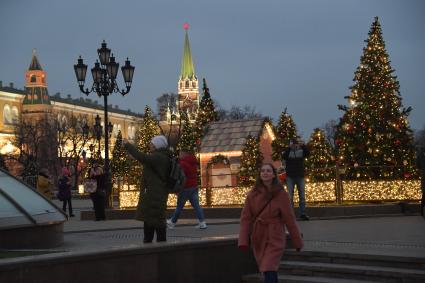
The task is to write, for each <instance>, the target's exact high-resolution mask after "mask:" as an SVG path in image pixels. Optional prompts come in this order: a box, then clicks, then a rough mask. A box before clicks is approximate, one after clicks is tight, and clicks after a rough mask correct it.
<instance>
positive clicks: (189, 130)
mask: <svg viewBox="0 0 425 283" xmlns="http://www.w3.org/2000/svg"><path fill="white" fill-rule="evenodd" d="M180 117H181V119H182V120H183V125H184V126H183V131H182V134H181V136H180V139H179V142H178V144H177V153H178V152H180V150H182V149H183V150H184V151H189V152H192V153H195V152H197V149H198V145H199V143H198V142H197V141H198V139H197V135H196V131H195V129H194V128H195V126H194V125H193V124H191V123H190V122H189V117H188V116H187V114H186V113H184V112H182V114H181V115H180Z"/></svg>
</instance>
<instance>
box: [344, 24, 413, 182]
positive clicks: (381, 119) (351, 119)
mask: <svg viewBox="0 0 425 283" xmlns="http://www.w3.org/2000/svg"><path fill="white" fill-rule="evenodd" d="M366 44H367V45H366V48H365V49H364V51H363V55H362V57H361V59H360V61H361V62H360V66H359V67H358V68H357V70H356V72H355V74H354V85H353V86H351V87H350V89H351V95H350V96H347V97H345V98H346V99H348V101H349V106H345V105H339V106H338V107H339V109H341V110H342V111H344V115H343V117H342V118H341V119H340V123H339V125H338V129H337V133H336V141H337V142H336V144H337V146H338V149H339V160H341V161H342V163H343V164H344V165H346V166H348V170H347V172H346V177H348V178H366V179H398V178H406V176H413V175H414V173H415V169H414V166H413V160H414V148H413V137H412V130H411V129H410V128H409V126H408V123H407V122H405V121H407V117H408V115H409V113H410V111H411V107H408V108H404V107H403V105H402V98H401V95H400V92H399V82H398V81H397V77H396V76H394V74H393V73H394V69H392V67H391V66H390V64H389V62H390V61H389V56H388V54H387V52H386V50H385V43H384V40H383V37H382V31H381V24H380V23H379V20H378V18H377V17H376V18H375V20H374V22H373V23H372V26H371V29H370V31H369V36H368V39H367V40H366ZM384 136H386V138H384ZM404 161H406V162H404ZM355 163H358V165H359V166H358V167H356V168H354V166H353V165H354V164H355ZM405 173H408V174H405Z"/></svg>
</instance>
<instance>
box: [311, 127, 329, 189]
mask: <svg viewBox="0 0 425 283" xmlns="http://www.w3.org/2000/svg"><path fill="white" fill-rule="evenodd" d="M307 146H308V148H309V149H310V156H309V157H308V158H307V160H306V162H305V168H306V171H307V175H308V177H309V179H310V181H313V182H316V181H330V180H332V179H333V178H334V177H335V167H334V166H335V158H334V156H333V155H332V147H331V145H330V144H329V142H328V140H327V139H326V137H325V134H324V133H323V131H322V130H320V129H319V128H316V129H314V131H313V133H312V134H311V136H310V140H309V142H308V144H307Z"/></svg>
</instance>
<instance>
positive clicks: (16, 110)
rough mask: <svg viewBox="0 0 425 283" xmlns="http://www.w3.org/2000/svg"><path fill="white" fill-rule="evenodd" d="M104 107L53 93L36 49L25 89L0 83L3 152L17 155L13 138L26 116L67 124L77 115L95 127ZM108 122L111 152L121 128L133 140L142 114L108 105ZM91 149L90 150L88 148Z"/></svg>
mask: <svg viewBox="0 0 425 283" xmlns="http://www.w3.org/2000/svg"><path fill="white" fill-rule="evenodd" d="M103 111H104V106H103V105H101V104H98V102H97V101H93V100H91V99H88V98H83V97H80V98H78V99H73V98H71V95H68V96H67V97H61V95H60V94H59V93H57V94H55V95H53V96H50V95H49V93H48V88H47V74H46V72H45V71H44V70H43V68H42V67H41V64H40V62H39V60H38V58H37V55H36V53H35V51H33V54H32V59H31V63H30V66H29V68H28V70H27V71H26V74H25V88H24V90H21V89H17V88H15V87H14V85H13V83H10V84H9V85H8V86H3V83H2V82H0V153H1V154H2V155H9V154H14V152H15V151H16V148H14V147H13V145H12V144H13V142H12V140H13V139H14V137H15V130H16V127H17V125H18V124H19V123H20V122H21V121H22V120H23V119H24V120H27V121H36V120H37V119H41V118H42V117H48V119H50V120H52V121H57V122H59V124H60V125H63V126H65V125H66V124H67V123H68V120H69V119H70V117H77V119H80V120H81V121H80V122H81V124H87V125H88V126H89V127H91V128H92V126H93V125H94V121H95V117H96V116H97V115H99V116H100V118H101V119H102V122H101V125H102V126H103ZM108 111H109V121H110V122H111V123H112V125H113V132H112V134H111V145H112V146H110V152H111V151H112V149H113V146H114V144H115V138H116V136H117V134H118V131H121V133H122V136H123V138H126V139H129V140H133V139H134V138H135V135H136V131H137V125H138V123H140V121H141V115H139V114H137V113H134V112H132V111H130V110H122V109H119V108H118V106H115V107H113V106H112V105H109V106H108ZM87 151H88V149H87Z"/></svg>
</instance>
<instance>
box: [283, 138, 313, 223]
mask: <svg viewBox="0 0 425 283" xmlns="http://www.w3.org/2000/svg"><path fill="white" fill-rule="evenodd" d="M309 155H310V151H309V149H308V148H307V146H306V145H304V144H301V143H300V142H299V141H298V139H292V140H291V141H290V144H289V147H288V148H287V149H286V150H285V151H284V152H283V155H282V159H283V160H284V161H285V166H286V176H287V177H286V185H287V186H288V192H289V196H290V198H291V203H292V207H293V206H294V189H295V185H296V186H297V190H298V197H299V207H300V211H299V213H300V218H301V219H302V220H309V217H308V216H307V215H306V213H305V180H304V176H305V169H304V159H305V158H306V157H308V156H309Z"/></svg>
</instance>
